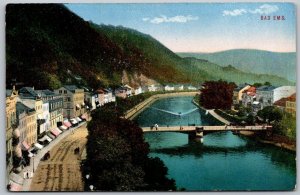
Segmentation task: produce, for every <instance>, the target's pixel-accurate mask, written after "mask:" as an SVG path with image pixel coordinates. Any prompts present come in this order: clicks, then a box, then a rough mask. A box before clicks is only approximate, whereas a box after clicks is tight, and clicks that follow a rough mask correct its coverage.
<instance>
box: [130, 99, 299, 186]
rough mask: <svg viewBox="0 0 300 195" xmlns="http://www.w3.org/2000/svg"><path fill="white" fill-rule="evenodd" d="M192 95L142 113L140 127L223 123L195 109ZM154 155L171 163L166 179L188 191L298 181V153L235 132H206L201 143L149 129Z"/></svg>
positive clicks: (288, 183) (168, 101)
mask: <svg viewBox="0 0 300 195" xmlns="http://www.w3.org/2000/svg"><path fill="white" fill-rule="evenodd" d="M196 108H197V107H196V106H195V105H194V104H193V103H192V97H173V98H166V99H161V100H158V101H156V102H154V103H153V104H152V105H151V106H149V107H148V108H147V109H145V110H144V111H143V112H142V113H141V114H139V115H138V116H137V117H136V118H135V120H136V121H137V122H138V123H139V125H140V126H141V127H146V126H151V125H154V124H158V125H159V126H167V125H170V126H171V125H188V124H189V125H194V124H195V125H219V124H220V122H218V121H216V120H215V119H214V118H212V117H211V116H209V115H206V113H205V112H204V111H200V110H195V109H196ZM144 137H145V140H146V141H147V142H148V143H149V144H150V151H151V152H150V154H149V155H150V156H151V157H159V158H160V159H161V160H162V161H163V162H164V163H165V165H166V166H167V167H168V170H169V171H168V174H169V175H168V177H170V178H173V179H175V181H176V185H177V187H178V188H185V189H186V190H189V191H193V190H200V191H202V190H205V191H207V190H208V191H211V190H292V189H294V186H295V183H296V162H295V157H296V156H295V154H294V153H292V152H289V151H286V150H283V149H280V148H277V147H274V146H269V145H265V144H261V143H259V142H256V141H254V140H250V139H248V138H245V137H242V136H238V135H233V134H232V133H231V132H217V133H211V134H208V135H205V136H204V142H203V143H199V142H195V141H193V140H190V141H189V139H188V135H186V134H182V133H170V132H163V133H162V132H160V133H159V132H149V133H145V135H144Z"/></svg>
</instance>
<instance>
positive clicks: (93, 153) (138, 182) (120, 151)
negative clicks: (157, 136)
mask: <svg viewBox="0 0 300 195" xmlns="http://www.w3.org/2000/svg"><path fill="white" fill-rule="evenodd" d="M120 116H121V113H120V112H118V110H117V108H112V106H107V107H106V106H104V107H102V109H101V110H96V111H95V112H94V113H93V114H92V118H93V120H92V121H91V122H90V123H89V124H88V131H89V135H88V142H87V161H86V163H85V165H84V166H85V168H86V169H87V170H88V174H89V175H90V177H89V179H88V181H86V182H85V183H86V185H90V184H92V185H93V186H94V187H95V189H96V190H98V191H169V190H176V185H175V181H174V180H172V179H168V178H167V177H166V175H167V172H168V169H167V167H165V166H164V164H163V162H162V161H161V160H160V159H158V158H149V157H148V154H149V145H148V144H147V143H146V142H145V141H144V138H143V132H142V129H141V128H140V127H139V126H138V125H137V124H135V123H134V122H132V121H130V120H127V119H122V118H120Z"/></svg>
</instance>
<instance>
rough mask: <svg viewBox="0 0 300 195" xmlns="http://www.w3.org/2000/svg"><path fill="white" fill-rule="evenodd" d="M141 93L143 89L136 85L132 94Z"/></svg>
mask: <svg viewBox="0 0 300 195" xmlns="http://www.w3.org/2000/svg"><path fill="white" fill-rule="evenodd" d="M141 93H143V90H142V87H141V86H139V87H136V88H135V89H134V95H138V94H141Z"/></svg>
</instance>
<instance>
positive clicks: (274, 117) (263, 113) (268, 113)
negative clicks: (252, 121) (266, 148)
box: [257, 106, 283, 123]
mask: <svg viewBox="0 0 300 195" xmlns="http://www.w3.org/2000/svg"><path fill="white" fill-rule="evenodd" d="M257 115H258V116H259V117H261V118H262V119H263V120H264V121H265V122H268V123H270V122H272V121H280V120H281V119H282V116H283V114H282V111H281V110H280V109H279V108H277V107H275V106H267V107H265V108H263V109H262V110H260V111H258V112H257Z"/></svg>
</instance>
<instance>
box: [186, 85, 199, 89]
mask: <svg viewBox="0 0 300 195" xmlns="http://www.w3.org/2000/svg"><path fill="white" fill-rule="evenodd" d="M187 89H188V90H197V88H196V87H194V86H192V85H189V86H188V87H187Z"/></svg>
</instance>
